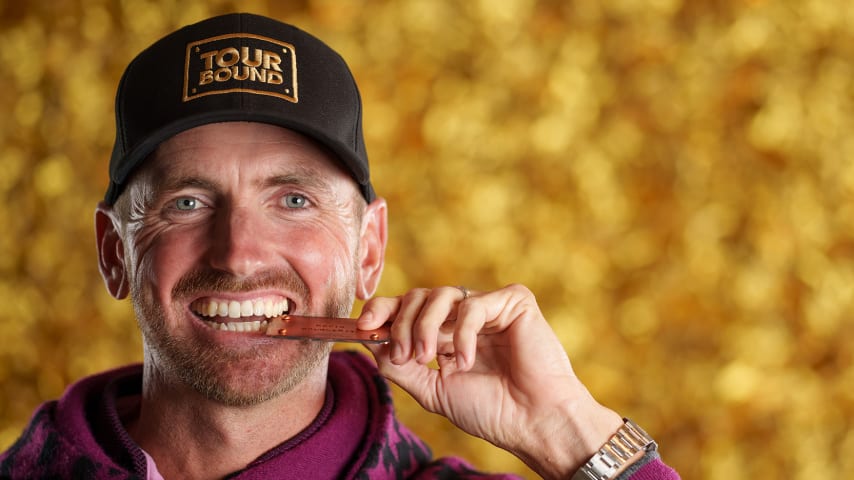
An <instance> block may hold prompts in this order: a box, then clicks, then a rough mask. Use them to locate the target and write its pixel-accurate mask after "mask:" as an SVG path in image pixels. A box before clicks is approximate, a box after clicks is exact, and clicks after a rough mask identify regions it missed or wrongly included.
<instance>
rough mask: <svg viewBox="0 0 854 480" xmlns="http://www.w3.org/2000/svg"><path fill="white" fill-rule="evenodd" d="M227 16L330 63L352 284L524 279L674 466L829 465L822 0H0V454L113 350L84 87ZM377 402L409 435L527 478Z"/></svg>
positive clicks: (846, 470) (841, 321) (836, 450)
mask: <svg viewBox="0 0 854 480" xmlns="http://www.w3.org/2000/svg"><path fill="white" fill-rule="evenodd" d="M78 3H79V4H78ZM236 9H239V10H244V11H254V12H257V13H262V14H268V15H271V16H274V17H277V18H280V19H282V20H285V21H292V22H295V23H298V24H299V25H301V26H302V27H304V28H305V29H307V30H308V31H310V32H312V33H314V34H316V35H317V36H319V37H320V38H323V39H326V40H327V41H329V43H331V44H332V45H333V46H334V47H335V48H336V49H338V50H340V51H341V53H342V55H343V56H344V57H345V58H346V59H347V60H348V62H349V63H350V65H351V67H352V69H353V71H354V74H355V76H356V78H357V81H358V83H359V85H360V87H361V89H362V96H363V100H364V113H365V123H364V127H365V135H366V141H367V145H368V150H369V154H370V158H371V161H372V174H373V177H374V183H375V186H376V188H377V190H378V192H379V193H380V195H382V196H384V197H385V198H387V199H388V201H389V205H390V210H389V215H390V218H391V227H390V228H391V232H390V233H391V240H390V245H389V248H388V258H387V265H386V268H385V275H384V277H383V282H382V284H381V285H380V293H381V294H383V295H396V294H400V293H403V292H404V291H405V290H407V289H409V288H413V287H431V286H436V285H448V284H450V285H458V284H464V285H467V286H470V287H471V288H473V289H478V290H479V289H492V288H498V287H501V286H504V285H506V284H508V283H512V282H520V283H523V284H525V285H527V286H528V287H529V288H531V289H532V290H533V291H534V293H535V294H536V295H537V298H538V301H539V303H540V307H541V309H542V311H543V313H544V314H545V315H546V317H547V318H548V319H549V320H550V321H551V322H552V324H553V325H554V328H555V331H556V332H557V334H558V336H559V338H560V339H561V340H562V342H563V344H564V345H565V346H566V348H567V351H568V353H569V355H570V358H571V360H572V362H573V366H574V368H575V370H576V372H577V373H578V375H579V376H580V378H581V379H582V380H583V381H584V382H585V383H586V384H587V385H588V387H589V388H590V390H591V392H592V393H593V394H594V396H596V398H597V399H598V400H600V401H601V402H602V403H604V404H606V405H609V406H611V407H613V408H614V409H615V410H617V411H618V412H620V413H621V414H623V415H626V416H630V417H632V418H633V419H634V420H636V421H637V422H638V423H640V424H641V425H643V426H644V427H645V428H646V429H647V430H648V431H650V432H651V433H652V434H653V435H654V436H655V437H656V438H657V440H658V441H659V444H660V445H661V450H662V455H663V457H664V459H665V460H666V461H667V462H668V463H670V464H672V465H674V466H675V467H676V468H677V469H679V470H680V472H681V473H682V475H683V478H686V479H693V478H697V479H700V478H702V479H722V480H738V479H748V478H794V479H812V478H849V477H851V476H852V475H854V460H852V458H854V455H852V453H854V435H852V434H851V433H850V432H851V431H852V428H851V425H852V422H851V420H850V419H851V418H852V414H854V393H853V392H854V347H852V345H854V324H852V322H851V318H850V317H851V313H852V311H854V204H852V203H851V199H852V198H854V162H852V161H851V158H852V155H854V137H852V136H851V134H850V132H852V131H854V80H852V79H854V51H852V45H854V39H852V34H851V32H852V31H854V28H852V26H854V13H852V12H854V10H852V9H851V8H850V7H849V6H848V3H847V2H846V1H845V0H808V1H803V2H794V3H793V2H767V1H761V0H753V1H739V0H722V1H718V2H688V1H680V0H606V1H602V2H565V1H559V0H507V1H501V2H494V1H485V0H478V1H475V2H455V1H452V0H395V1H391V0H389V1H375V2H362V1H357V0H346V1H343V0H342V1H331V0H311V1H307V2H297V3H294V2H275V1H270V0H253V1H251V2H234V1H228V0H212V1H201V0H188V1H184V2H174V1H166V0H160V1H151V0H126V1H122V2H111V1H106V0H93V1H89V2H85V5H84V4H83V3H80V2H77V3H75V2H18V3H14V2H11V3H10V2H6V3H0V22H2V27H0V59H2V60H3V63H4V65H5V66H6V69H5V70H4V71H5V75H4V77H3V81H2V82H3V88H2V93H0V108H2V109H3V111H4V112H6V115H3V116H0V139H1V140H0V195H2V196H3V198H2V200H3V201H2V202H0V222H2V224H3V225H4V229H3V232H4V234H3V235H2V236H0V252H2V255H0V303H2V305H4V308H3V309H2V313H0V383H2V385H3V386H4V389H3V394H2V395H0V447H4V448H5V447H6V446H8V445H10V444H11V442H12V441H13V440H14V439H15V438H16V437H17V436H18V435H19V434H20V432H21V429H22V428H23V426H24V425H25V423H26V421H27V419H28V418H29V416H30V414H31V413H32V411H33V409H34V408H35V407H36V406H37V405H38V404H39V403H40V402H42V401H44V400H47V399H50V398H55V397H56V396H58V395H59V394H61V392H62V390H63V389H64V387H65V386H66V385H68V384H69V383H71V382H72V381H75V380H77V379H79V378H80V377H82V376H84V375H87V374H90V373H94V372H96V371H100V370H103V369H106V368H110V367H113V366H118V365H121V364H124V363H128V362H132V361H139V360H140V359H141V355H142V354H141V347H140V341H139V335H138V333H137V331H136V325H135V321H134V319H133V317H132V309H131V308H130V306H129V305H128V303H127V302H117V301H115V300H113V299H112V298H111V297H110V296H109V295H108V294H107V293H106V291H105V290H104V288H103V285H102V281H101V279H100V278H99V276H98V273H97V264H96V260H95V252H94V244H93V241H94V235H93V228H92V225H91V221H92V212H93V209H94V207H95V205H96V204H97V202H98V201H99V200H100V199H101V198H102V196H103V192H104V189H105V187H106V183H107V173H106V168H107V163H108V159H109V156H110V152H111V148H112V141H113V133H114V131H113V112H112V106H113V95H114V93H115V89H116V86H117V84H118V81H119V77H120V75H121V73H122V71H123V69H124V67H125V65H126V64H127V62H128V61H130V59H131V58H132V57H133V55H135V54H136V53H138V52H139V51H140V50H141V49H142V48H145V47H146V46H147V45H148V44H150V43H151V42H152V41H154V40H156V39H157V38H159V37H160V36H162V35H164V34H165V33H167V32H168V31H170V30H172V29H173V28H175V27H178V26H180V25H182V24H185V23H189V22H194V21H197V20H200V19H201V18H203V17H205V16H208V15H212V14H218V13H225V12H228V11H234V10H236ZM544 388H545V387H544ZM397 396H398V402H399V410H400V414H401V416H402V417H403V419H404V420H405V421H406V422H407V423H408V424H409V425H411V426H412V427H413V428H414V429H415V430H416V431H418V432H419V433H420V434H421V435H423V436H424V437H425V438H426V439H427V440H428V442H429V443H431V445H432V446H433V448H434V450H435V452H436V453H437V454H440V455H445V454H461V455H464V456H466V457H468V458H469V459H470V460H472V461H473V462H474V463H475V464H476V465H477V466H478V467H480V468H482V469H486V470H492V471H494V470H512V471H516V472H518V473H521V474H523V475H526V476H530V477H531V478H533V477H532V473H531V472H530V470H528V469H527V467H525V466H524V465H523V464H521V462H519V461H518V460H515V459H514V458H512V456H510V455H509V454H507V453H503V452H500V451H497V449H495V448H494V447H492V446H491V445H489V444H486V442H482V441H479V440H475V439H471V438H470V437H467V436H465V435H464V434H461V433H460V432H458V431H457V430H456V429H455V428H453V427H452V426H450V425H449V424H448V423H447V422H445V421H444V420H441V419H438V418H436V417H434V416H431V415H426V414H424V413H423V411H421V409H420V408H419V407H418V406H417V405H414V403H413V402H412V401H411V400H410V399H408V398H407V397H406V396H405V394H402V393H401V392H397Z"/></svg>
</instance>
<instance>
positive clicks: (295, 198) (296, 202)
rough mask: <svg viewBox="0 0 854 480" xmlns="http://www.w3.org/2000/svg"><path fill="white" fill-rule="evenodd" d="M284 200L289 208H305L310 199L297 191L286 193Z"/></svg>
mask: <svg viewBox="0 0 854 480" xmlns="http://www.w3.org/2000/svg"><path fill="white" fill-rule="evenodd" d="M282 202H283V203H284V204H285V206H286V207H288V208H305V206H306V204H308V200H306V198H305V197H304V196H302V195H298V194H295V193H292V194H289V195H285V197H284V199H282Z"/></svg>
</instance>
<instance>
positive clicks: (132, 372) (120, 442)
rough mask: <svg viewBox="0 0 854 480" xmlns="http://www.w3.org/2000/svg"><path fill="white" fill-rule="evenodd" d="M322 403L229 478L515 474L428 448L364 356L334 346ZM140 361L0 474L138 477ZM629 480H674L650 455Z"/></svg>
mask: <svg viewBox="0 0 854 480" xmlns="http://www.w3.org/2000/svg"><path fill="white" fill-rule="evenodd" d="M328 381H329V386H330V388H328V389H327V393H326V401H325V403H324V405H323V408H322V409H321V412H320V414H319V415H318V416H317V418H316V419H315V420H314V421H313V422H312V423H311V425H309V426H308V427H307V428H306V429H305V430H303V431H302V432H300V433H299V434H297V435H296V436H295V437H293V438H291V439H290V440H288V441H286V442H284V443H282V444H280V445H278V446H277V447H275V448H273V449H272V450H270V451H268V452H267V453H265V454H263V455H261V456H260V457H258V458H257V459H255V460H254V461H252V462H251V463H250V464H249V465H247V466H246V468H244V469H243V470H240V471H238V472H235V473H233V474H232V475H229V477H228V478H230V479H246V480H248V479H306V478H312V479H326V478H328V479H333V478H335V479H337V478H341V479H357V478H358V479H362V478H363V479H403V478H412V479H427V478H496V479H498V478H505V479H506V478H518V477H515V476H512V475H485V474H482V473H478V472H476V471H475V470H474V469H472V467H471V466H470V465H469V464H467V463H466V462H464V461H463V460H461V459H459V458H456V457H449V458H441V459H436V460H434V459H432V458H431V457H432V454H431V452H430V449H429V448H428V447H427V446H426V445H425V444H424V442H422V441H421V440H420V439H419V438H418V437H416V436H415V434H413V433H412V432H411V431H410V430H409V429H407V428H406V427H404V426H403V425H402V424H400V423H399V422H398V420H397V418H396V417H395V416H394V406H393V404H392V400H391V393H390V390H389V387H388V385H387V383H386V382H385V380H384V379H383V378H382V377H381V376H380V375H379V373H378V372H377V370H376V367H375V365H374V364H373V362H372V361H371V360H369V359H368V357H366V356H364V355H361V354H357V353H354V352H335V353H333V354H332V356H331V358H330V362H329V380H328ZM141 390H142V366H141V365H132V366H128V367H123V368H120V369H116V370H112V371H108V372H104V373H101V374H98V375H94V376H91V377H87V378H84V379H82V380H80V381H79V382H77V383H75V384H74V385H72V386H70V387H69V388H68V390H67V391H66V392H65V394H64V395H63V396H62V398H60V399H59V400H58V401H51V402H46V403H45V404H43V405H42V406H41V407H39V409H38V410H36V412H35V414H34V415H33V418H32V420H31V421H30V424H29V425H28V426H27V428H26V430H25V431H24V432H23V434H22V435H21V438H19V439H18V441H17V442H15V444H14V445H12V446H11V447H10V448H9V450H7V451H6V452H5V453H3V454H2V455H0V479H13V478H14V479H18V478H28V479H30V478H75V479H76V478H98V479H102V478H103V479H140V480H142V479H145V478H146V475H147V472H146V458H145V454H144V453H143V452H142V450H141V449H140V448H139V446H138V445H137V444H136V443H135V442H134V441H133V439H131V438H130V436H129V435H128V433H127V431H126V430H125V428H124V426H123V425H122V422H121V420H120V413H119V411H120V409H121V407H120V405H119V404H120V403H121V402H122V399H123V398H124V399H128V398H133V397H138V396H139V395H140V393H141ZM631 478H632V480H647V479H649V480H653V479H654V480H659V479H667V480H671V479H678V478H679V477H678V475H676V474H675V472H673V471H672V470H670V469H669V467H666V466H665V465H664V464H663V463H661V461H660V460H659V459H658V458H653V459H652V461H650V462H648V463H647V464H645V465H644V466H642V467H641V468H640V469H639V470H637V471H636V472H634V473H633V474H632V476H631Z"/></svg>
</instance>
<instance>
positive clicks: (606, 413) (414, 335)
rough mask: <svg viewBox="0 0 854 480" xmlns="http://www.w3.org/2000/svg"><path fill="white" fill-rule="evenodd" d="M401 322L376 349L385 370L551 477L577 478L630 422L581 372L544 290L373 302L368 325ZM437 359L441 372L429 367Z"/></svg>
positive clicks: (446, 291) (424, 400)
mask: <svg viewBox="0 0 854 480" xmlns="http://www.w3.org/2000/svg"><path fill="white" fill-rule="evenodd" d="M386 322H392V326H391V332H392V334H391V342H390V343H389V344H388V345H374V346H370V347H369V348H370V349H371V351H372V353H373V354H374V357H375V358H376V361H377V364H378V366H379V368H380V372H381V373H382V374H383V375H385V376H386V377H387V378H389V379H390V380H392V381H394V382H395V383H397V384H398V385H400V386H401V387H402V388H403V389H404V390H406V391H407V392H409V394H410V395H412V396H413V398H415V399H416V400H417V401H418V402H419V403H420V404H421V405H422V406H423V407H424V408H425V409H427V410H429V411H430V412H434V413H438V414H440V415H443V416H445V417H447V418H448V419H450V420H451V421H452V422H453V423H454V424H455V425H457V426H458V427H459V428H461V429H462V430H464V431H466V432H468V433H470V434H472V435H476V436H478V437H481V438H484V439H486V440H488V441H490V442H492V443H493V444H495V445H498V446H500V447H502V448H504V449H506V450H508V451H510V452H512V453H514V454H515V455H517V456H518V457H520V458H521V459H522V460H524V461H525V462H526V463H528V465H529V466H531V467H532V468H533V469H534V470H535V471H537V472H538V473H540V474H541V475H543V476H544V477H547V478H548V477H553V478H569V476H571V475H572V473H573V472H574V471H575V470H576V469H578V467H579V466H580V465H581V464H582V463H583V462H584V461H586V460H587V459H588V458H589V457H590V456H591V455H592V454H593V453H594V452H595V451H596V450H598V448H599V447H600V446H601V445H602V444H603V443H605V442H606V441H607V439H608V438H609V436H610V435H611V434H613V433H614V432H615V431H616V430H617V429H618V428H619V427H620V425H621V424H622V419H621V418H620V417H619V416H618V415H617V414H616V413H614V412H613V411H611V410H609V409H607V408H605V407H603V406H601V405H599V404H598V403H597V402H596V401H595V400H594V399H593V398H592V397H591V396H590V394H589V393H588V391H587V389H586V388H585V387H584V385H582V384H581V382H580V381H579V380H578V378H577V377H576V376H575V374H574V372H573V370H572V366H571V365H570V362H569V358H568V357H567V355H566V353H565V351H564V349H563V346H562V345H561V344H560V342H559V341H558V339H557V336H556V335H555V334H554V332H553V331H552V329H551V328H550V327H549V325H548V322H546V320H545V318H543V315H542V313H540V310H539V307H538V306H537V303H536V300H535V298H534V295H533V294H532V293H531V292H530V291H529V290H528V289H527V288H525V287H523V286H520V285H511V286H508V287H505V288H502V289H500V290H496V291H493V292H471V293H470V294H467V291H466V290H464V289H461V288H458V287H441V288H435V289H415V290H412V291H410V292H408V293H407V294H405V295H403V296H401V297H377V298H373V299H371V300H370V301H368V302H367V303H366V304H365V306H364V308H363V310H362V314H361V316H360V318H359V320H358V326H359V328H362V329H372V328H376V327H379V326H380V325H382V324H384V323H386ZM434 359H435V360H436V363H437V364H438V369H436V368H432V367H431V366H430V365H429V364H430V363H431V362H432V361H433V360H434Z"/></svg>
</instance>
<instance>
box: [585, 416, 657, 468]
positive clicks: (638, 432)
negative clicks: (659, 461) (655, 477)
mask: <svg viewBox="0 0 854 480" xmlns="http://www.w3.org/2000/svg"><path fill="white" fill-rule="evenodd" d="M657 448H658V445H656V443H655V440H653V439H652V437H650V436H649V434H647V433H646V431H644V429H642V428H641V427H639V426H638V425H637V424H636V423H635V422H633V421H631V420H629V419H628V418H624V419H623V425H622V426H621V427H620V428H619V429H618V430H617V433H615V434H614V435H612V436H611V438H609V439H608V441H607V442H606V443H605V445H602V448H600V449H599V451H597V452H596V453H595V454H594V455H593V456H592V457H591V458H590V460H588V461H587V462H585V463H584V465H582V466H581V468H580V469H578V471H577V472H575V475H573V476H572V480H613V479H614V478H615V475H616V473H617V472H618V471H619V470H620V469H621V468H622V467H623V466H624V465H626V464H627V463H628V462H629V460H630V459H631V458H632V457H634V456H635V454H636V453H638V452H641V451H650V450H655V449H657Z"/></svg>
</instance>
